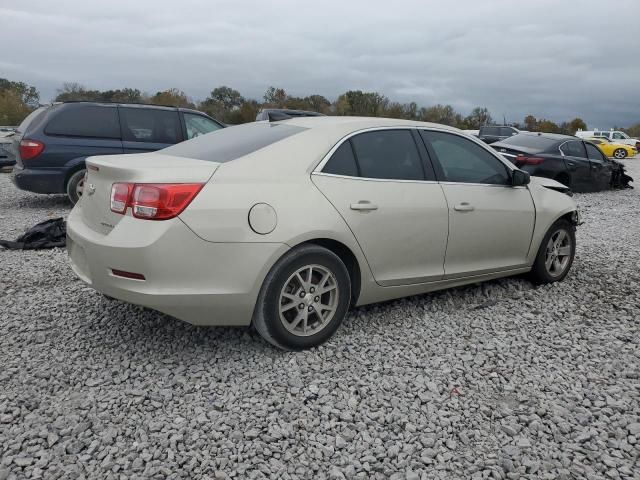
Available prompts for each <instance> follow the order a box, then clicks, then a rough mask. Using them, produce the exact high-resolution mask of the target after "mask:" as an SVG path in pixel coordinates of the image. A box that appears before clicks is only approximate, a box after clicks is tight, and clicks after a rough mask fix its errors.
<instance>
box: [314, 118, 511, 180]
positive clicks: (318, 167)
mask: <svg viewBox="0 0 640 480" xmlns="http://www.w3.org/2000/svg"><path fill="white" fill-rule="evenodd" d="M379 130H427V131H434V132H443V133H450V134H452V135H457V136H458V137H461V138H464V139H466V140H471V141H472V142H474V143H475V144H476V145H479V146H481V147H482V148H484V149H485V150H486V151H487V152H489V153H490V154H491V155H493V157H494V158H495V159H496V160H498V161H499V162H500V163H502V165H504V166H505V167H506V168H507V170H508V171H509V172H513V171H514V170H516V169H517V168H516V166H515V165H513V164H512V163H511V162H509V161H508V160H507V159H506V158H504V157H502V154H501V153H499V152H496V151H495V150H494V149H493V148H491V147H490V146H488V145H487V144H486V143H484V142H483V141H482V140H480V139H479V138H477V137H473V136H471V135H467V134H465V133H458V132H456V131H454V130H450V129H448V128H438V127H422V126H420V125H406V126H405V125H394V126H385V127H367V128H362V129H360V130H355V131H353V132H351V133H349V134H347V135H345V136H344V137H342V138H341V139H340V140H338V142H337V143H336V144H335V145H334V146H333V147H331V149H330V150H329V151H328V152H327V153H326V154H325V156H324V157H322V159H321V160H320V162H319V163H318V164H317V165H316V166H315V168H314V169H313V170H312V171H311V175H322V176H327V177H336V178H345V179H351V180H366V181H376V182H396V183H427V184H431V183H440V184H442V185H473V186H489V187H503V188H514V187H513V186H511V185H499V184H494V183H466V182H438V181H436V180H405V179H393V178H370V177H353V176H350V175H336V174H334V173H325V172H323V171H322V169H323V168H324V166H325V165H326V164H327V162H328V161H329V159H330V158H331V156H332V155H333V154H334V153H335V151H336V150H338V148H340V146H342V144H343V143H344V142H346V141H347V140H349V139H350V138H351V137H354V136H355V135H358V134H360V133H365V132H375V131H379Z"/></svg>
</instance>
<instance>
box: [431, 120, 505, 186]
mask: <svg viewBox="0 0 640 480" xmlns="http://www.w3.org/2000/svg"><path fill="white" fill-rule="evenodd" d="M420 134H421V135H422V137H423V138H424V140H425V141H426V142H428V143H430V144H431V147H432V148H433V150H434V152H435V154H436V156H437V160H438V162H439V164H440V167H441V169H442V173H443V175H444V178H443V181H446V182H461V183H481V184H490V185H510V184H511V180H510V175H509V171H508V169H507V167H506V166H505V165H504V164H503V163H502V162H501V161H500V160H498V159H497V158H496V157H494V156H493V155H492V154H491V153H490V152H488V151H486V150H485V149H484V148H482V147H481V146H480V145H477V144H476V143H475V142H473V141H472V140H468V139H466V138H463V137H461V136H459V135H455V134H452V133H445V132H434V131H428V130H421V131H420Z"/></svg>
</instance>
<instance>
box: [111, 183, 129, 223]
mask: <svg viewBox="0 0 640 480" xmlns="http://www.w3.org/2000/svg"><path fill="white" fill-rule="evenodd" d="M132 186H133V185H132V184H131V183H114V184H113V185H112V186H111V211H112V212H115V213H120V214H123V215H124V213H125V212H126V211H127V205H128V203H129V194H130V193H131V187H132Z"/></svg>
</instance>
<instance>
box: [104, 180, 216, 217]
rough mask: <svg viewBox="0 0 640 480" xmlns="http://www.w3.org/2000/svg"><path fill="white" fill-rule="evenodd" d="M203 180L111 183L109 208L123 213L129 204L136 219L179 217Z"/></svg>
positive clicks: (201, 185)
mask: <svg viewBox="0 0 640 480" xmlns="http://www.w3.org/2000/svg"><path fill="white" fill-rule="evenodd" d="M203 186H204V183H114V184H113V186H112V187H111V211H112V212H115V213H119V214H122V215H124V214H125V213H126V211H127V208H128V207H131V213H132V214H133V216H134V217H136V218H142V219H146V220H168V219H170V218H174V217H176V216H178V215H179V214H180V213H182V211H183V210H184V209H185V208H187V205H189V203H191V201H192V200H193V199H194V198H195V196H196V195H197V194H198V192H200V190H201V189H202V187H203Z"/></svg>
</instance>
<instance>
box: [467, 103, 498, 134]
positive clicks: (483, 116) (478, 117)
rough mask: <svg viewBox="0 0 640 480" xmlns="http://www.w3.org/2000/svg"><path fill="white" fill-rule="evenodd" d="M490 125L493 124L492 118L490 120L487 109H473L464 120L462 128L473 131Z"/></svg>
mask: <svg viewBox="0 0 640 480" xmlns="http://www.w3.org/2000/svg"><path fill="white" fill-rule="evenodd" d="M491 123H493V118H491V113H489V109H488V108H486V107H476V108H474V109H473V110H471V113H470V114H469V115H467V116H466V117H465V119H464V126H465V127H467V128H469V129H473V130H477V129H478V128H480V127H481V126H482V125H489V124H491Z"/></svg>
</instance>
